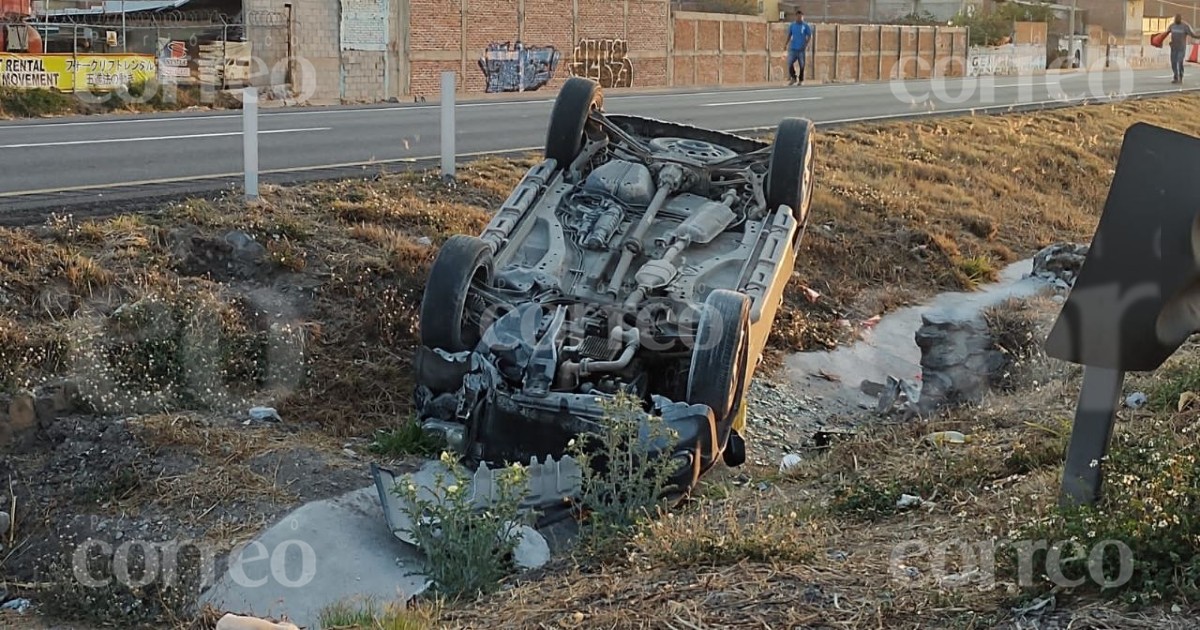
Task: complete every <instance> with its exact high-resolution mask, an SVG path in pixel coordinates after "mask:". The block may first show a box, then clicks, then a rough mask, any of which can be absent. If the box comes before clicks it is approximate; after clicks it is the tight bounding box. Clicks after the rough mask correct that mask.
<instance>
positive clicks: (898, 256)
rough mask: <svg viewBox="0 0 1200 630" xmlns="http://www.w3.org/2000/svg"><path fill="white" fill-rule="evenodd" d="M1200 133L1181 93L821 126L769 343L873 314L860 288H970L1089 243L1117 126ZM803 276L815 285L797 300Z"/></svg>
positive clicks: (787, 344) (792, 345) (822, 336)
mask: <svg viewBox="0 0 1200 630" xmlns="http://www.w3.org/2000/svg"><path fill="white" fill-rule="evenodd" d="M1139 121H1141V122H1149V123H1153V124H1158V125H1162V126H1166V127H1169V128H1172V129H1176V130H1179V131H1182V132H1185V133H1200V103H1197V102H1196V100H1195V99H1191V98H1189V97H1180V98H1169V99H1161V100H1148V101H1136V102H1130V103H1122V104H1114V105H1103V106H1092V107H1078V108H1069V109H1062V110H1057V111H1051V112H1043V113H1037V114H1029V115H1011V116H984V117H961V118H947V119H940V120H931V121H905V122H892V123H880V124H870V125H856V126H854V127H851V128H843V129H837V130H833V131H825V132H821V133H820V134H819V135H818V137H817V139H816V142H817V150H818V153H817V155H818V156H819V157H818V159H817V162H816V164H817V166H816V175H815V181H816V182H817V188H816V189H815V190H814V193H813V202H812V203H813V209H812V219H811V221H812V223H810V225H809V228H808V232H807V235H806V243H807V244H806V246H805V250H804V252H803V253H802V255H801V257H800V261H799V264H798V266H797V273H796V276H797V281H796V282H793V283H792V286H791V287H789V292H788V296H787V302H786V303H787V306H788V308H787V309H785V310H784V311H783V312H782V313H781V320H782V321H781V323H780V325H779V326H778V328H777V330H776V333H775V336H774V338H773V339H772V345H773V347H775V348H776V349H780V350H784V349H801V348H813V347H820V346H830V345H833V344H835V343H837V342H839V341H841V340H842V339H843V337H842V335H843V333H841V332H839V331H840V330H841V329H840V327H839V326H837V325H836V322H837V320H839V319H842V318H847V319H850V320H856V319H867V318H869V317H872V316H874V315H876V314H878V313H880V309H881V307H887V306H888V305H887V304H883V305H881V304H879V303H878V301H877V300H875V299H873V297H874V296H873V292H872V289H877V288H878V287H889V288H891V289H892V290H896V291H901V290H902V291H905V292H907V293H908V294H909V295H910V296H911V297H913V298H917V297H921V296H927V295H929V294H931V293H934V292H938V291H944V290H963V289H970V288H973V287H974V286H975V285H976V284H977V283H978V282H980V281H986V280H988V279H989V278H991V277H992V273H993V271H994V270H998V269H1000V268H1002V267H1003V266H1004V265H1005V264H1007V263H1011V262H1015V261H1016V260H1018V259H1020V258H1025V257H1029V256H1032V255H1033V254H1034V253H1035V252H1036V251H1037V250H1038V249H1039V248H1041V247H1043V246H1045V245H1049V244H1051V243H1053V242H1056V241H1062V240H1075V241H1080V240H1088V239H1090V237H1091V234H1092V232H1093V230H1094V228H1095V224H1096V221H1097V219H1098V218H1099V214H1100V210H1101V209H1102V207H1103V204H1104V200H1105V198H1106V196H1107V192H1108V186H1109V183H1110V182H1111V180H1112V173H1113V168H1114V166H1115V163H1116V158H1117V154H1118V152H1119V149H1120V144H1121V140H1122V135H1123V133H1124V131H1125V129H1126V128H1127V127H1128V126H1129V125H1131V124H1133V123H1134V122H1139ZM803 286H808V287H810V288H812V289H814V290H816V291H817V292H819V293H821V294H822V299H821V300H818V301H817V302H816V303H809V302H808V301H807V300H806V299H805V296H804V293H803V291H802V287H803Z"/></svg>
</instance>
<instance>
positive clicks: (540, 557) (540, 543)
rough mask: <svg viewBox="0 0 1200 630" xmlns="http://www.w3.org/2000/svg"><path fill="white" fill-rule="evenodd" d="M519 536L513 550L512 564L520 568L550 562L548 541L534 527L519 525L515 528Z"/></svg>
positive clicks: (536, 566)
mask: <svg viewBox="0 0 1200 630" xmlns="http://www.w3.org/2000/svg"><path fill="white" fill-rule="evenodd" d="M517 535H518V536H520V537H521V539H520V541H519V542H518V543H517V548H516V549H514V550H513V564H516V565H517V566H518V567H520V568H521V569H525V570H529V569H537V568H540V567H542V566H545V564H546V563H547V562H550V543H548V542H546V537H545V536H542V535H541V533H539V532H538V531H537V530H536V529H534V528H532V527H530V526H528V525H521V526H520V527H518V528H517Z"/></svg>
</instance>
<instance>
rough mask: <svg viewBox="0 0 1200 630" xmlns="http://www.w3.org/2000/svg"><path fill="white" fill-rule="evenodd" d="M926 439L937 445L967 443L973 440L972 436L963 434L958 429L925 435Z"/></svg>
mask: <svg viewBox="0 0 1200 630" xmlns="http://www.w3.org/2000/svg"><path fill="white" fill-rule="evenodd" d="M925 441H926V442H929V443H930V444H933V445H935V446H943V445H945V444H967V443H969V442H970V441H971V436H969V435H963V434H962V433H959V432H958V431H937V432H936V433H930V434H929V435H926V436H925Z"/></svg>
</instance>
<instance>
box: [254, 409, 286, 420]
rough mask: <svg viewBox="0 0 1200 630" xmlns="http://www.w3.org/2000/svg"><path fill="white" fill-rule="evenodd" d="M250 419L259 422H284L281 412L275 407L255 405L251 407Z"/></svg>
mask: <svg viewBox="0 0 1200 630" xmlns="http://www.w3.org/2000/svg"><path fill="white" fill-rule="evenodd" d="M250 419H251V420H256V421H258V422H283V418H280V417H279V412H278V411H276V410H275V408H274V407H253V408H251V409H250Z"/></svg>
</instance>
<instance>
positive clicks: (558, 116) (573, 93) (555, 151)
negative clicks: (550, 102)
mask: <svg viewBox="0 0 1200 630" xmlns="http://www.w3.org/2000/svg"><path fill="white" fill-rule="evenodd" d="M603 105H604V96H603V94H602V93H601V92H600V84H599V83H596V82H595V81H591V80H589V79H584V78H582V77H571V78H569V79H567V82H566V83H564V84H563V86H562V89H560V90H559V91H558V97H557V98H555V99H554V110H553V111H551V112H550V127H549V129H547V131H546V153H545V155H546V158H547V159H551V160H555V161H557V162H558V164H559V166H564V167H565V166H568V165H570V164H571V163H572V162H574V161H575V158H577V157H579V152H580V151H581V150H583V139H584V131H585V129H586V128H587V121H588V115H589V114H590V113H591V112H592V110H593V109H597V110H598V109H602V108H603Z"/></svg>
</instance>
